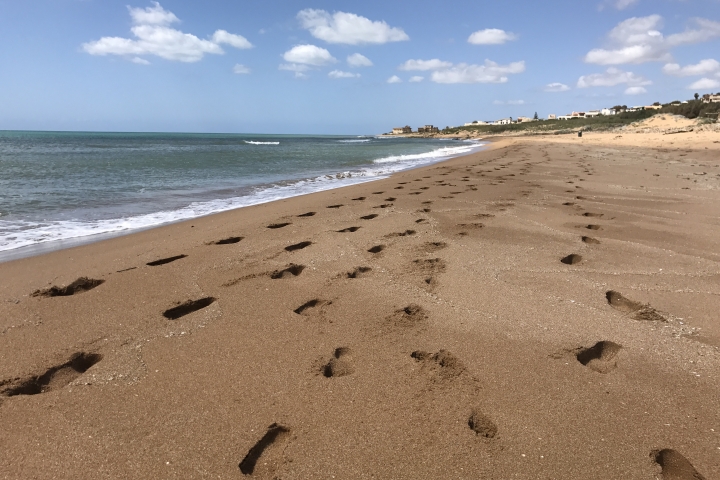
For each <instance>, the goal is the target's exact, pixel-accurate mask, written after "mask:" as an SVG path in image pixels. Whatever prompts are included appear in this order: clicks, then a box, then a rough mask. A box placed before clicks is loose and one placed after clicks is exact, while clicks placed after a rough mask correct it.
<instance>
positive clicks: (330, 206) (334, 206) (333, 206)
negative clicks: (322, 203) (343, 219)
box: [327, 204, 344, 208]
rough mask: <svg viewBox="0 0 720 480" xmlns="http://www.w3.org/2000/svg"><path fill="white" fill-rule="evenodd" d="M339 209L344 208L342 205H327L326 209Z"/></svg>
mask: <svg viewBox="0 0 720 480" xmlns="http://www.w3.org/2000/svg"><path fill="white" fill-rule="evenodd" d="M340 207H344V205H343V204H339V205H329V206H328V207H327V208H340Z"/></svg>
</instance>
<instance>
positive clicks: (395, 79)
mask: <svg viewBox="0 0 720 480" xmlns="http://www.w3.org/2000/svg"><path fill="white" fill-rule="evenodd" d="M387 83H402V80H401V79H400V77H398V76H397V75H393V76H392V77H390V78H388V79H387Z"/></svg>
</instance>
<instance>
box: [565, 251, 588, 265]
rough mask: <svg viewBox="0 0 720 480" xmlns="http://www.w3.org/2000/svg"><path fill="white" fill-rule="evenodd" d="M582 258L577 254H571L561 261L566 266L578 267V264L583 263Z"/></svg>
mask: <svg viewBox="0 0 720 480" xmlns="http://www.w3.org/2000/svg"><path fill="white" fill-rule="evenodd" d="M582 259H583V258H582V256H581V255H578V254H576V253H573V254H570V255H568V256H567V257H563V258H561V259H560V261H561V262H562V263H564V264H565V265H577V264H578V263H580V262H582Z"/></svg>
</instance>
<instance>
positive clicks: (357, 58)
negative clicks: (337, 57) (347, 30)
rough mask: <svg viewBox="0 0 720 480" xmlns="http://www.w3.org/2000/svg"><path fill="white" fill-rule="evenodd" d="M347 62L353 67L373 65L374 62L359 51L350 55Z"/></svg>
mask: <svg viewBox="0 0 720 480" xmlns="http://www.w3.org/2000/svg"><path fill="white" fill-rule="evenodd" d="M347 63H348V65H350V66H351V67H372V65H373V63H372V62H371V61H370V59H369V58H367V57H366V56H365V55H361V54H359V53H353V54H352V55H348V57H347Z"/></svg>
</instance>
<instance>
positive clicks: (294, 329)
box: [0, 132, 720, 480]
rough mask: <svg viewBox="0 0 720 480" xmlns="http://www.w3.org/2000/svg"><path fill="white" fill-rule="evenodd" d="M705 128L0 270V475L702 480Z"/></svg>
mask: <svg viewBox="0 0 720 480" xmlns="http://www.w3.org/2000/svg"><path fill="white" fill-rule="evenodd" d="M719 140H720V135H718V133H717V132H701V133H697V132H694V133H682V134H675V135H661V134H648V135H637V134H635V135H633V134H622V135H621V136H619V135H618V134H607V135H593V134H586V135H585V136H584V137H583V138H581V139H580V138H577V137H569V136H565V137H556V136H553V137H542V138H541V137H533V138H524V139H503V140H501V141H498V142H496V143H494V144H493V146H492V148H490V149H489V150H488V151H485V152H482V153H478V154H474V155H470V156H466V157H462V158H458V159H454V160H452V161H448V162H444V163H442V164H437V165H433V166H430V167H426V168H422V169H417V170H413V171H408V172H403V173H399V174H396V175H394V176H393V177H392V178H390V179H387V180H383V181H378V182H373V183H369V184H365V185H358V186H354V187H348V188H344V189H340V190H335V191H331V192H324V193H318V194H313V195H308V196H305V197H299V198H293V199H290V200H285V201H280V202H275V203H272V204H267V205H260V206H255V207H250V208H244V209H240V210H236V211H232V212H227V213H223V214H218V215H213V216H210V217H205V218H201V219H196V220H193V221H189V222H183V223H178V224H175V225H170V226H166V227H162V228H158V229H154V230H150V231H146V232H141V233H136V234H133V235H129V236H125V237H121V238H115V239H111V240H106V241H102V242H98V243H95V244H91V245H86V246H82V247H77V248H73V249H68V250H63V251H58V252H53V253H50V254H46V255H42V256H38V257H34V258H28V259H23V260H18V261H13V262H8V263H4V264H0V425H2V429H1V430H0V452H2V453H0V478H12V479H18V478H22V479H30V478H56V479H64V478H68V479H77V478H91V479H99V478H108V479H109V478H178V479H187V478H224V479H231V478H258V479H271V478H278V479H280V478H281V479H309V478H338V479H340V478H377V479H390V478H398V479H404V478H408V479H410V478H413V479H417V478H428V479H439V478H459V479H465V478H467V479H478V478H495V479H510V478H513V479H515V478H517V479H578V478H582V479H656V478H664V479H666V480H669V479H681V480H685V479H701V478H706V479H713V478H720V383H719V382H718V379H719V378H720V375H719V374H720V351H719V350H718V346H720V323H718V311H720V269H719V268H718V266H719V263H718V262H719V261H720V251H718V238H720V165H719V164H720V145H719V144H718V141H719ZM153 263H155V265H153ZM82 277H86V278H85V279H84V280H81V281H79V282H76V280H78V279H79V278H82ZM93 280H97V281H93ZM98 281H101V282H98ZM53 286H55V287H58V288H55V289H52V287H53ZM33 292H37V293H36V294H35V295H33ZM71 293H72V295H70V294H71ZM51 295H56V296H51ZM695 469H697V470H695ZM698 472H699V473H698Z"/></svg>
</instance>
